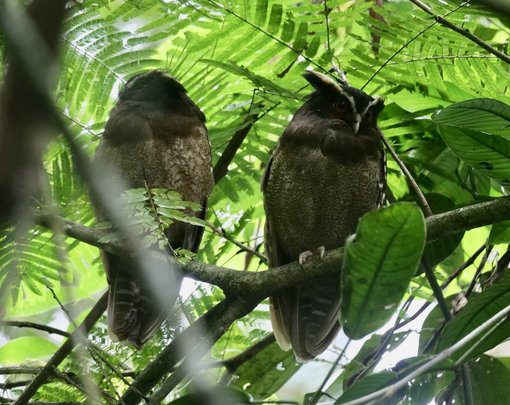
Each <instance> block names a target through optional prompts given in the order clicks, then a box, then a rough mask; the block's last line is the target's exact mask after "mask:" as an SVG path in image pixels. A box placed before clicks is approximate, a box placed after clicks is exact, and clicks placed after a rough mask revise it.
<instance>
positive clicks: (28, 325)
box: [0, 321, 71, 337]
mask: <svg viewBox="0 0 510 405" xmlns="http://www.w3.org/2000/svg"><path fill="white" fill-rule="evenodd" d="M0 326H14V327H17V328H32V329H38V330H42V331H44V332H48V333H50V334H54V335H60V336H65V337H69V336H70V335H71V334H70V333H69V332H66V331H63V330H60V329H57V328H53V327H51V326H48V325H41V324H40V323H34V322H25V321H0Z"/></svg>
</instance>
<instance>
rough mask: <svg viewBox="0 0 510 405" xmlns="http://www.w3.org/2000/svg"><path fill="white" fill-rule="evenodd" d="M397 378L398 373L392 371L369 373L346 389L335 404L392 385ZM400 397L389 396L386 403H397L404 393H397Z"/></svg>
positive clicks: (337, 404)
mask: <svg viewBox="0 0 510 405" xmlns="http://www.w3.org/2000/svg"><path fill="white" fill-rule="evenodd" d="M396 380H397V373H393V372H391V371H383V372H380V373H377V374H372V375H369V376H368V377H365V378H363V379H362V380H360V381H358V382H356V383H355V384H354V385H353V386H352V387H350V388H349V389H348V390H346V391H345V392H344V393H343V394H342V396H341V397H340V398H338V400H337V401H336V402H335V405H340V404H344V403H346V402H349V401H353V400H355V399H358V398H361V397H363V396H365V395H368V394H371V393H372V392H374V391H377V390H380V389H382V388H384V387H387V386H388V385H391V384H392V383H394V382H395V381H396ZM396 397H398V398H395V397H393V398H388V399H387V402H384V404H385V405H390V404H397V403H398V401H399V400H400V399H401V397H402V394H399V393H397V394H396Z"/></svg>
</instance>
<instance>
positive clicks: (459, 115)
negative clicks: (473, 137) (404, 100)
mask: <svg viewBox="0 0 510 405" xmlns="http://www.w3.org/2000/svg"><path fill="white" fill-rule="evenodd" d="M432 119H433V120H434V121H435V122H436V123H437V124H438V125H439V126H442V125H447V126H454V127H457V128H465V129H470V130H473V131H477V132H485V133H490V134H494V135H505V136H510V106H509V105H507V104H505V103H502V102H501V101H499V100H494V99H491V98H477V99H473V100H467V101H462V102H460V103H456V104H453V105H451V106H449V107H446V108H445V109H443V110H440V111H439V112H436V113H435V114H434V115H433V116H432Z"/></svg>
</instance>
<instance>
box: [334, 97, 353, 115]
mask: <svg viewBox="0 0 510 405" xmlns="http://www.w3.org/2000/svg"><path fill="white" fill-rule="evenodd" d="M333 108H334V109H335V111H336V112H338V113H345V112H347V111H348V109H349V106H348V104H347V101H346V100H341V99H340V100H336V101H335V102H334V103H333Z"/></svg>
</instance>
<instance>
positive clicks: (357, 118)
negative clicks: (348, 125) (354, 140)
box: [352, 113, 361, 134]
mask: <svg viewBox="0 0 510 405" xmlns="http://www.w3.org/2000/svg"><path fill="white" fill-rule="evenodd" d="M360 124H361V115H359V114H358V113H356V115H355V116H354V124H353V126H352V127H353V129H354V134H357V133H358V131H359V126H360Z"/></svg>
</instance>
